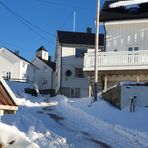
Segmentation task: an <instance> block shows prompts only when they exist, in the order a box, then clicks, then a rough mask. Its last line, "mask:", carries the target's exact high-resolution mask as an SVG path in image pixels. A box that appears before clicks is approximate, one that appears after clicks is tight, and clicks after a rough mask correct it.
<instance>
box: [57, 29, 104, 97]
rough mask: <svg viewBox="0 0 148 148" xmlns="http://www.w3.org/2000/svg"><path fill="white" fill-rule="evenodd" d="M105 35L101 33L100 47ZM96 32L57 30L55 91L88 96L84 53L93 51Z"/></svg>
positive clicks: (89, 30) (73, 95)
mask: <svg viewBox="0 0 148 148" xmlns="http://www.w3.org/2000/svg"><path fill="white" fill-rule="evenodd" d="M103 43H104V36H103V35H100V48H103ZM94 45H95V34H94V33H91V29H90V28H88V30H87V32H68V31H57V41H56V49H55V63H56V71H55V93H56V94H63V95H65V96H67V97H76V98H79V97H88V96H90V94H91V92H90V91H89V80H88V78H87V76H86V75H85V74H84V72H83V65H84V53H86V52H93V51H94Z"/></svg>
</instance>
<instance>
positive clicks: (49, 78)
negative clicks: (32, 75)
mask: <svg viewBox="0 0 148 148" xmlns="http://www.w3.org/2000/svg"><path fill="white" fill-rule="evenodd" d="M32 63H33V65H35V66H37V67H38V68H39V69H40V70H39V71H38V72H37V73H36V78H37V81H36V82H37V84H38V86H39V90H40V93H44V94H51V95H54V70H55V63H54V62H52V61H51V57H50V56H49V55H48V51H47V50H46V49H45V48H44V47H43V46H41V47H40V48H39V49H38V50H37V51H36V57H35V58H34V60H33V61H32Z"/></svg>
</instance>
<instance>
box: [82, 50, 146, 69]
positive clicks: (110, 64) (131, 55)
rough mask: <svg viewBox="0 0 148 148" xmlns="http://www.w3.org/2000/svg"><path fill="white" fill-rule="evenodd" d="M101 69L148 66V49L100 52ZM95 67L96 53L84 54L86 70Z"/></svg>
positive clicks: (99, 64)
mask: <svg viewBox="0 0 148 148" xmlns="http://www.w3.org/2000/svg"><path fill="white" fill-rule="evenodd" d="M98 66H99V69H100V70H116V69H117V70H118V69H143V68H148V51H122V52H99V58H98ZM93 69H94V53H86V54H85V56H84V70H86V71H87V70H93Z"/></svg>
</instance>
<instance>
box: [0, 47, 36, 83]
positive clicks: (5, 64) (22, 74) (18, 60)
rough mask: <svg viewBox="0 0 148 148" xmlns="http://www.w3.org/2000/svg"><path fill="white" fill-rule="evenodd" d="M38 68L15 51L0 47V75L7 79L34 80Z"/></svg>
mask: <svg viewBox="0 0 148 148" xmlns="http://www.w3.org/2000/svg"><path fill="white" fill-rule="evenodd" d="M36 70H38V68H37V67H36V66H35V65H33V64H32V63H30V62H29V61H28V60H26V59H25V58H23V57H21V56H20V55H19V53H18V51H17V52H12V51H11V50H9V49H8V48H4V47H3V48H0V75H1V76H2V77H4V78H7V79H14V80H24V81H31V82H35V71H36Z"/></svg>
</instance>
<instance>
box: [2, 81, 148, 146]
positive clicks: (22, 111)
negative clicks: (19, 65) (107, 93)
mask: <svg viewBox="0 0 148 148" xmlns="http://www.w3.org/2000/svg"><path fill="white" fill-rule="evenodd" d="M8 84H9V85H10V87H11V88H12V89H13V91H14V93H15V94H17V97H18V99H19V102H20V104H21V106H20V107H19V110H18V112H17V113H16V114H15V115H5V116H4V117H2V122H3V123H5V124H8V125H10V126H9V130H10V131H11V130H12V131H13V130H14V128H15V130H16V131H17V132H16V136H14V132H12V134H11V132H10V133H9V136H7V137H6V138H5V135H7V133H8V130H6V128H5V127H6V126H7V125H5V124H3V123H1V124H0V127H1V128H0V142H3V143H4V144H7V146H8V145H9V147H14V148H17V147H18V148H19V146H20V144H21V146H22V147H23V146H24V147H29V145H27V144H25V143H29V144H31V146H32V147H33V146H34V147H37V146H38V147H41V148H68V147H70V148H71V147H72V148H81V147H86V148H98V147H119V148H120V147H121V148H122V147H123V148H127V147H130V148H135V147H136V148H145V147H148V126H147V125H148V118H147V114H148V108H136V111H135V112H134V113H130V112H128V109H126V108H125V109H124V110H123V111H120V110H118V109H116V108H114V107H113V106H111V105H110V104H108V103H106V102H105V101H103V100H102V98H101V97H99V98H98V101H97V102H95V103H93V104H92V105H91V106H90V102H91V98H81V99H76V98H75V99H69V98H66V97H64V96H57V97H54V98H44V97H41V96H40V97H32V96H30V95H27V94H24V92H23V89H24V88H25V87H26V86H27V87H28V85H29V84H25V83H22V84H21V83H19V84H18V83H17V82H15V83H14V82H9V83H8ZM11 128H12V129H11ZM1 131H2V132H1ZM18 133H19V134H18ZM20 133H21V134H20ZM18 135H19V136H18ZM10 137H13V138H10ZM22 137H23V138H22ZM20 138H21V139H24V140H21V141H20V140H19V139H20ZM11 140H12V141H14V142H13V143H11V144H9V142H10V141H11ZM17 141H20V143H19V144H18V145H17Z"/></svg>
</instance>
